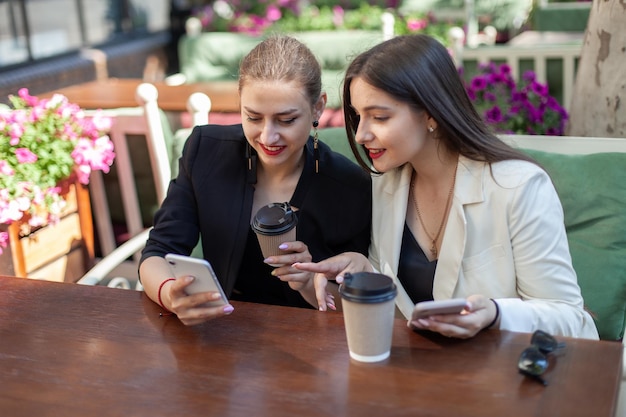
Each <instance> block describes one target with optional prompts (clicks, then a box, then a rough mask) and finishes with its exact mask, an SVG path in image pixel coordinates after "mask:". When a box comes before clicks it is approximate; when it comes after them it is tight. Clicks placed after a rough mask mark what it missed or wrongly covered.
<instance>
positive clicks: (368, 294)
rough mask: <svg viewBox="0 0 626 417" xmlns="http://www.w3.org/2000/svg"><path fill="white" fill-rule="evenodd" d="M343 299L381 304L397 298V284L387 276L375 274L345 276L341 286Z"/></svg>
mask: <svg viewBox="0 0 626 417" xmlns="http://www.w3.org/2000/svg"><path fill="white" fill-rule="evenodd" d="M339 293H340V294H341V297H342V298H344V299H346V300H348V301H354V302H357V303H380V302H383V301H387V300H391V299H393V298H395V296H396V294H397V293H398V289H397V288H396V284H394V283H393V280H392V279H391V278H389V277H388V276H387V275H383V274H379V273H375V272H357V273H354V274H350V273H347V274H345V275H344V278H343V282H342V283H341V285H340V286H339Z"/></svg>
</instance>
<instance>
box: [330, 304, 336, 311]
mask: <svg viewBox="0 0 626 417" xmlns="http://www.w3.org/2000/svg"><path fill="white" fill-rule="evenodd" d="M328 308H330V309H331V310H333V311H336V310H337V307H335V305H334V304H330V303H328Z"/></svg>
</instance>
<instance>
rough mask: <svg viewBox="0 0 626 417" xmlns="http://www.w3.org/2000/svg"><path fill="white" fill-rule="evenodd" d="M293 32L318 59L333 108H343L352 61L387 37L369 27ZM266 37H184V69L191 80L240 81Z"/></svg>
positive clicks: (181, 47) (222, 34)
mask: <svg viewBox="0 0 626 417" xmlns="http://www.w3.org/2000/svg"><path fill="white" fill-rule="evenodd" d="M292 35H293V36H294V37H296V38H297V39H299V40H300V41H301V42H302V43H304V44H305V45H307V46H308V47H309V48H310V49H311V51H312V52H313V53H314V54H315V56H316V57H317V58H318V60H319V62H320V65H321V67H322V88H323V89H324V90H325V91H326V93H327V94H328V102H327V107H329V108H339V107H341V83H342V81H343V76H344V72H345V69H346V67H347V66H348V63H350V62H351V61H352V59H353V58H354V57H355V56H356V55H357V54H358V53H360V52H362V51H364V50H366V49H368V48H370V47H372V46H374V45H376V44H377V43H379V42H381V41H382V40H383V35H382V31H367V30H344V31H308V32H298V33H293V34H292ZM263 39H264V36H251V35H248V34H245V33H229V32H208V33H202V34H200V35H199V36H195V37H188V36H183V37H182V38H181V40H180V41H179V45H178V55H179V62H180V71H181V73H183V74H184V75H185V77H186V79H187V82H188V83H192V82H198V81H217V80H236V79H237V76H238V73H239V63H240V62H241V59H242V58H243V57H244V56H245V55H246V54H247V53H248V52H250V50H252V48H254V47H255V46H256V44H257V43H259V42H260V41H262V40H263Z"/></svg>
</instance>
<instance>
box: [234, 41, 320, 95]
mask: <svg viewBox="0 0 626 417" xmlns="http://www.w3.org/2000/svg"><path fill="white" fill-rule="evenodd" d="M248 81H286V82H290V81H296V82H298V83H300V85H301V86H302V87H303V88H304V90H305V92H306V94H307V97H308V98H309V101H310V103H311V105H314V104H315V103H316V102H317V100H318V99H319V97H320V94H321V92H322V69H321V67H320V64H319V62H318V60H317V58H316V57H315V55H314V54H313V52H311V50H310V49H309V48H308V47H307V46H306V45H304V44H303V43H302V42H300V41H299V40H297V39H295V38H293V37H291V36H287V35H272V36H270V37H269V38H267V39H265V40H264V41H262V42H261V43H259V44H258V45H257V46H255V47H254V49H252V51H250V52H249V53H248V54H247V55H246V56H245V57H244V58H243V60H242V61H241V64H240V66H239V93H241V90H242V88H243V86H244V85H245V84H246V83H247V82H248Z"/></svg>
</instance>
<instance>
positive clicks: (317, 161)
mask: <svg viewBox="0 0 626 417" xmlns="http://www.w3.org/2000/svg"><path fill="white" fill-rule="evenodd" d="M319 125H320V124H319V122H318V121H317V120H315V121H314V122H313V129H314V131H315V132H314V134H313V155H314V157H315V173H316V174H317V173H318V172H320V150H319V148H318V142H319V138H318V136H317V127H318V126H319Z"/></svg>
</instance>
